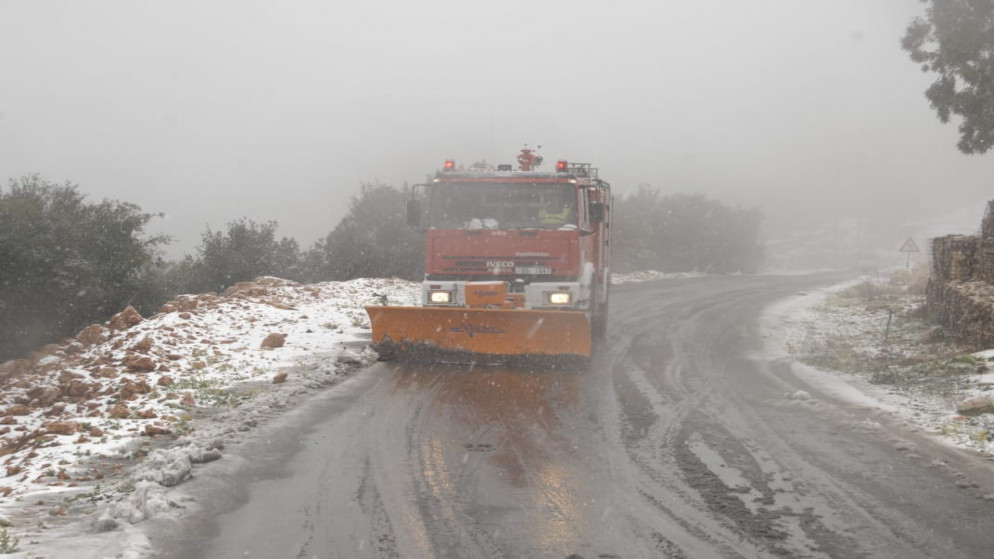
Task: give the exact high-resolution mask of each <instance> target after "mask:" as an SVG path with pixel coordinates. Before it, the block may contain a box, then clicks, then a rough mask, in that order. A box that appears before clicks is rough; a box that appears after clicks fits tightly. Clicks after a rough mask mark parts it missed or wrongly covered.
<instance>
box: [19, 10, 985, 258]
mask: <svg viewBox="0 0 994 559" xmlns="http://www.w3.org/2000/svg"><path fill="white" fill-rule="evenodd" d="M923 10H924V5H923V4H921V3H919V2H918V1H917V0H872V1H868V0H832V1H831V2H825V1H824V0H821V1H816V0H750V1H749V2H741V1H737V0H724V1H718V0H713V1H703V0H684V1H672V0H671V1H665V2H664V1H659V2H645V1H638V2H626V1H621V2H617V1H616V2H549V1H540V2H536V1H528V2H525V1H517V0H514V1H508V2H492V1H491V2H483V1H472V0H460V1H455V0H454V1H425V2H405V1H381V2H338V1H336V2H328V1H316V0H315V1H295V2H275V1H274V2H263V1H256V0H251V1H250V0H238V1H228V2H218V1H212V2H199V1H198V2H192V1H179V2H177V1H170V2H133V1H114V2H110V1H88V2H72V1H65V2H53V1H30V2H29V1H22V2H14V1H10V2H4V3H2V4H0V181H2V182H3V187H4V188H6V182H7V179H9V178H16V177H20V176H22V175H25V174H28V173H34V172H37V173H40V174H41V175H42V177H43V178H44V179H46V180H49V181H53V182H58V183H61V182H64V181H66V180H69V181H72V182H74V183H78V184H79V185H80V191H81V192H83V193H85V194H87V195H88V196H89V199H90V200H91V201H99V200H101V199H103V198H110V199H117V200H121V201H128V202H134V203H137V204H139V205H140V206H141V207H142V209H143V210H145V211H148V212H164V213H165V214H166V217H165V218H164V219H157V220H155V221H154V222H153V223H152V225H151V226H150V231H152V232H164V233H167V234H170V235H172V236H173V237H174V238H175V241H176V242H174V243H173V245H172V246H171V247H170V249H169V254H170V255H172V256H179V255H181V254H183V253H192V252H193V251H194V247H195V246H196V244H197V243H198V241H199V238H200V235H201V233H202V232H203V230H204V228H205V227H206V226H208V225H210V226H211V227H212V228H213V229H214V230H219V229H220V230H224V229H225V224H226V223H227V222H229V221H232V220H235V219H238V218H241V217H248V218H251V219H254V220H256V221H260V222H262V221H268V220H276V221H278V222H279V224H280V234H281V235H287V236H293V237H295V238H296V239H297V240H298V241H299V242H300V243H301V245H302V248H307V247H308V246H310V244H311V243H313V242H314V241H315V240H316V239H318V238H319V237H321V236H323V235H325V234H327V233H328V232H329V231H330V230H331V229H332V228H333V227H334V226H335V225H336V224H337V222H338V220H339V219H340V218H341V217H342V216H343V215H344V213H345V211H346V210H347V208H348V204H349V200H350V197H351V196H352V195H353V194H354V193H355V192H356V191H357V190H358V187H359V185H360V183H362V182H364V181H381V182H384V183H386V184H393V185H398V186H399V185H401V184H402V183H403V182H405V181H407V182H410V183H415V182H420V181H422V180H423V179H424V178H425V176H426V175H428V174H430V173H432V172H434V170H435V169H437V168H438V167H439V166H440V165H441V163H442V161H443V160H444V159H446V158H454V159H456V160H457V161H459V162H462V163H471V162H473V161H477V160H480V159H486V160H487V161H489V162H491V163H502V162H508V163H509V162H512V161H513V158H514V155H515V153H516V152H517V150H518V149H519V148H520V147H522V145H524V144H525V143H527V144H529V145H530V146H535V145H539V144H540V145H542V146H543V147H542V150H541V152H540V153H542V154H543V155H544V156H545V158H546V160H548V161H552V160H555V159H557V158H568V159H570V160H573V161H582V162H590V163H593V164H594V166H596V167H599V168H600V172H601V176H602V177H603V178H605V179H606V180H608V181H610V182H611V183H612V185H614V187H615V189H616V191H618V192H626V191H630V190H633V189H634V188H635V187H636V186H637V185H639V184H650V185H653V186H656V187H659V188H660V189H661V190H662V191H663V192H667V193H670V192H694V193H704V194H707V195H709V196H712V197H715V198H718V199H721V200H723V201H726V202H728V203H731V204H741V205H742V206H744V207H749V208H752V207H759V208H761V209H763V211H764V213H765V214H766V215H767V216H768V217H767V222H768V223H769V224H770V227H777V226H778V224H779V226H781V227H785V226H787V225H801V224H807V223H813V222H815V221H823V220H827V221H832V220H839V219H843V218H848V217H852V216H858V217H860V218H861V219H864V220H869V221H872V220H877V219H879V220H889V221H897V222H900V221H902V220H909V221H911V220H915V219H922V218H925V217H928V216H930V215H933V214H935V213H937V212H941V211H946V210H952V209H956V208H958V207H961V206H962V205H963V204H969V203H979V202H980V201H983V200H985V199H986V198H988V197H994V196H990V195H991V194H992V191H994V189H992V188H991V181H990V179H991V177H994V155H990V154H988V155H986V156H972V157H971V156H965V155H962V154H960V153H959V152H958V151H957V150H956V147H955V144H956V140H957V138H958V134H957V130H956V125H957V124H958V122H954V123H953V124H950V125H942V124H941V123H939V121H938V120H937V118H936V117H935V114H934V112H933V111H932V110H931V109H930V108H929V106H928V102H927V101H926V100H925V98H924V95H923V92H924V90H925V88H926V87H927V86H928V84H929V83H930V82H931V81H932V80H933V79H934V78H933V77H932V76H931V75H927V74H923V73H922V72H921V71H920V70H919V69H918V68H917V66H916V65H915V64H913V63H912V62H911V61H910V60H909V59H908V57H907V55H906V53H905V52H904V51H902V50H901V49H900V46H899V39H900V37H901V35H902V34H903V31H904V29H905V27H906V26H907V24H908V22H909V20H910V19H911V18H912V17H913V16H915V15H919V14H921V13H922V12H923Z"/></svg>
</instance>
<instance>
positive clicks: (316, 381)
mask: <svg viewBox="0 0 994 559" xmlns="http://www.w3.org/2000/svg"><path fill="white" fill-rule="evenodd" d="M664 277H673V276H668V275H666V274H660V273H657V272H642V273H639V274H630V275H616V276H615V278H614V282H615V283H616V284H623V283H629V282H633V281H647V280H654V279H661V278H664ZM419 291H420V286H419V284H417V283H412V282H406V281H401V280H396V279H360V280H353V281H349V282H328V283H322V284H315V285H302V284H296V283H293V282H289V281H285V280H281V279H277V278H259V279H258V280H256V281H254V282H248V283H242V284H238V285H236V286H234V287H232V288H231V289H229V290H227V291H226V292H225V293H223V294H220V295H211V294H206V295H188V296H181V297H178V298H177V299H175V300H174V301H171V302H169V303H167V304H166V305H164V306H163V308H162V310H161V312H160V313H158V314H156V315H154V316H152V317H148V318H142V317H140V316H138V315H137V314H136V313H133V312H128V311H126V312H124V313H121V314H120V315H117V316H115V317H114V318H113V319H112V320H111V321H109V322H108V323H107V324H106V325H100V326H91V327H89V328H87V329H85V330H84V331H83V332H81V333H80V335H79V336H78V337H77V338H76V339H74V340H68V341H67V342H65V343H63V344H58V345H52V346H48V347H46V348H45V349H44V350H43V351H41V352H39V353H38V354H36V355H35V356H34V358H33V359H32V360H31V361H19V362H8V363H6V364H3V365H2V366H0V388H2V393H0V461H2V463H3V464H2V465H3V469H2V470H0V475H3V476H4V477H2V478H0V553H3V552H5V551H9V550H10V548H12V547H14V541H13V539H11V538H13V537H16V538H18V541H17V546H16V547H17V548H19V549H20V552H19V553H16V554H14V555H13V556H15V557H32V558H38V557H59V556H63V555H64V554H65V553H66V552H67V550H70V549H71V550H73V553H72V554H73V555H74V556H83V557H145V556H149V555H150V552H151V550H149V549H148V544H147V540H145V539H144V536H143V535H142V534H141V530H140V529H137V528H135V527H134V526H135V525H136V524H139V523H140V522H141V521H143V520H145V519H148V518H150V517H153V516H156V515H158V514H160V513H163V512H166V511H170V510H173V509H176V508H178V507H182V506H184V505H183V504H182V503H178V502H176V500H175V499H176V498H177V497H176V494H175V493H174V492H171V491H170V488H172V487H174V486H176V485H178V484H181V483H182V482H183V481H185V480H186V479H187V478H189V477H190V476H191V472H192V471H193V469H194V468H195V467H197V464H202V463H206V462H211V461H214V460H218V459H220V458H222V457H223V456H224V453H225V452H226V447H229V448H230V447H231V446H232V445H234V444H237V441H238V440H239V437H240V436H241V435H242V434H244V433H245V432H247V431H251V430H253V429H255V428H257V427H258V426H261V425H263V424H265V423H266V422H267V421H270V420H272V419H273V418H275V417H279V416H281V415H282V414H285V413H286V411H287V410H288V409H291V408H293V406H294V405H295V404H296V403H299V402H302V401H303V400H305V399H306V398H308V397H310V396H311V395H312V394H314V393H315V392H317V391H320V390H321V389H323V388H325V387H327V386H329V385H332V384H336V383H338V382H341V381H342V380H343V379H344V378H345V377H347V376H348V375H349V374H351V373H353V372H355V371H356V370H359V369H361V368H363V367H366V366H368V365H370V364H371V363H372V362H373V361H374V360H375V359H376V355H375V353H373V352H372V351H371V350H369V349H368V348H367V343H368V340H369V330H368V329H369V324H368V318H367V316H366V313H365V311H364V310H363V307H364V306H365V305H368V304H380V303H381V301H382V297H384V296H385V297H386V299H387V300H388V302H389V303H390V304H401V305H407V304H417V302H418V299H419ZM827 296H828V292H824V293H817V294H809V295H804V296H801V295H798V296H796V297H792V298H789V299H787V300H785V301H783V302H782V303H780V304H778V305H775V306H773V307H771V308H770V309H768V311H767V312H766V313H765V315H764V318H763V321H764V327H765V328H766V329H767V330H768V332H769V333H768V335H767V339H768V340H771V343H774V342H775V344H774V345H772V346H771V348H770V349H771V350H772V351H778V352H780V355H783V356H788V354H789V352H790V351H791V348H792V347H797V346H798V344H803V343H804V340H805V338H806V337H808V336H811V335H812V324H814V323H816V322H818V323H820V321H824V320H825V313H824V309H823V308H822V307H819V303H821V302H823V301H824V300H825V298H826V297H827ZM853 320H856V318H855V315H853V316H848V317H842V318H841V319H839V321H838V324H844V323H850V322H852V321H853ZM829 323H830V324H835V322H832V321H831V320H830V321H829ZM829 327H830V328H831V327H834V326H829ZM796 373H797V374H798V376H800V377H802V378H804V379H805V380H808V381H809V382H812V383H821V384H823V385H824V384H826V383H827V384H830V385H831V386H833V387H834V390H837V391H839V393H840V394H841V393H845V394H848V396H849V397H850V398H853V399H858V400H859V401H861V402H863V403H864V404H866V405H869V406H881V407H882V408H886V409H888V410H892V411H895V412H896V411H900V410H910V411H909V412H908V413H909V417H910V418H912V419H914V418H915V417H916V416H915V412H918V413H919V414H921V413H922V412H921V410H922V409H927V410H928V412H927V414H925V415H927V416H928V417H933V416H935V417H940V418H941V417H945V416H948V415H949V414H950V413H953V414H955V410H954V409H953V410H952V411H950V410H949V409H948V402H946V401H942V402H939V401H931V400H928V399H915V398H909V397H908V396H899V395H896V394H893V393H888V392H886V391H883V390H881V389H880V387H879V386H877V385H872V384H869V383H868V382H865V381H864V380H862V379H860V378H858V377H856V376H842V375H839V374H835V373H822V372H819V371H818V370H816V369H814V368H812V367H808V366H803V365H797V366H796ZM943 406H944V407H945V408H944V409H940V408H942V407H943ZM922 428H927V429H932V430H935V431H936V432H937V433H941V434H944V435H947V436H949V437H950V439H949V440H951V441H953V442H954V443H957V444H964V445H967V444H969V441H970V440H971V438H970V437H966V439H967V440H965V441H964V438H963V437H956V436H955V433H952V432H950V431H949V430H948V429H946V430H943V429H939V428H937V427H935V425H934V424H931V423H926V424H923V427H922ZM976 438H977V437H976V436H973V439H976ZM973 446H976V445H973ZM4 538H7V539H6V540H5V539H4ZM110 540H114V541H115V543H114V544H113V545H109V544H107V543H106V542H107V541H110ZM5 547H6V549H5ZM84 550H85V551H84ZM81 554H82V555H81Z"/></svg>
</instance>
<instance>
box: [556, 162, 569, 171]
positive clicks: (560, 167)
mask: <svg viewBox="0 0 994 559" xmlns="http://www.w3.org/2000/svg"><path fill="white" fill-rule="evenodd" d="M566 171H569V163H568V162H567V161H566V160H565V159H560V160H559V161H556V172H557V173H565V172H566Z"/></svg>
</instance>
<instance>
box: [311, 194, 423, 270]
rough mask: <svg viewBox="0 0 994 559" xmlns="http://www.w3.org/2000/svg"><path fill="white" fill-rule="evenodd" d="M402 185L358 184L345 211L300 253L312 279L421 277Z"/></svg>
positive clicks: (417, 237) (416, 236) (419, 241)
mask: <svg viewBox="0 0 994 559" xmlns="http://www.w3.org/2000/svg"><path fill="white" fill-rule="evenodd" d="M409 197H410V192H409V190H408V189H407V188H404V189H397V188H395V187H392V186H387V185H383V184H363V185H361V187H360V190H359V193H358V194H357V195H355V196H353V197H352V202H351V205H350V206H349V212H348V214H346V216H345V217H343V218H342V220H341V221H340V222H339V223H338V225H337V226H336V227H335V229H334V230H332V231H331V233H329V234H328V236H327V237H325V238H324V239H322V240H321V241H319V242H318V243H317V244H316V245H315V246H314V248H313V249H311V251H310V252H309V253H308V255H307V256H306V258H305V259H306V261H307V262H308V264H307V267H308V277H309V279H312V280H314V281H321V280H348V279H353V278H360V277H399V278H405V279H411V280H417V279H421V278H422V277H423V276H424V236H423V235H422V234H421V233H420V232H418V231H415V230H414V229H411V228H410V227H408V225H407V217H406V210H405V208H406V202H407V200H408V198H409Z"/></svg>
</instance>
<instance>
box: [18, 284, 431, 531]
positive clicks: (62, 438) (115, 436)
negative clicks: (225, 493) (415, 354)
mask: <svg viewBox="0 0 994 559" xmlns="http://www.w3.org/2000/svg"><path fill="white" fill-rule="evenodd" d="M382 297H386V300H387V301H388V302H389V303H390V304H399V305H411V304H417V303H418V300H419V298H420V286H419V284H415V283H412V282H407V281H402V280H396V279H359V280H353V281H348V282H328V283H321V284H314V285H302V284H297V283H294V282H290V281H286V280H282V279H278V278H259V279H257V280H256V281H254V282H246V283H240V284H238V285H236V286H233V287H232V288H230V289H228V290H227V291H225V292H224V293H223V294H220V295H217V294H201V295H183V296H179V297H177V298H176V299H174V300H173V301H170V302H169V303H166V304H165V305H163V307H162V309H161V310H160V312H159V313H157V314H156V315H154V316H152V317H150V318H144V319H143V318H142V317H141V316H139V315H138V313H136V312H134V310H133V309H130V308H129V309H127V310H125V311H124V312H122V313H120V314H118V315H115V316H114V317H113V318H112V319H111V320H110V321H109V322H108V323H106V324H104V325H92V326H89V327H87V328H86V329H84V330H83V331H82V332H80V334H79V335H78V336H77V337H76V338H75V339H71V340H67V341H65V342H63V343H62V344H53V345H50V346H46V347H45V348H43V350H42V351H40V352H37V353H36V354H35V355H34V356H33V358H32V359H31V360H16V361H10V362H7V363H5V364H3V365H0V388H2V392H0V461H2V470H0V476H3V477H2V478H0V521H2V523H12V524H13V526H14V528H23V527H24V525H23V522H21V523H18V519H19V518H20V519H22V520H23V519H25V518H34V517H38V516H39V515H40V517H45V516H47V517H48V523H50V524H51V523H55V522H57V521H58V520H59V518H60V517H63V516H68V515H69V513H70V512H71V510H72V509H73V508H74V507H77V506H78V505H80V504H82V503H84V502H89V503H95V502H99V501H104V500H114V499H118V500H117V501H116V502H115V503H114V504H113V505H111V506H109V507H104V510H103V513H102V515H101V516H100V517H99V520H98V521H97V527H98V528H101V529H104V530H107V529H113V528H115V527H117V526H118V525H120V523H121V522H125V523H134V522H137V521H140V520H142V519H144V518H147V517H149V516H151V515H153V514H154V513H155V512H156V509H157V508H167V507H169V506H171V504H170V503H168V502H165V501H163V500H162V499H159V498H158V497H156V490H155V487H157V486H158V487H168V486H172V485H176V484H178V483H180V482H182V481H184V480H185V479H186V478H187V477H189V475H190V471H191V468H192V464H195V463H201V462H207V461H211V460H215V459H217V458H219V457H220V456H221V453H222V450H223V448H224V445H225V440H226V438H227V437H228V436H229V435H230V434H231V433H232V432H236V431H237V430H238V429H240V428H246V426H248V427H251V426H252V425H253V424H254V423H255V422H257V421H258V417H259V416H261V415H265V413H272V411H273V410H276V411H277V412H278V411H279V410H280V409H281V408H283V407H285V406H286V405H287V402H288V400H289V398H291V397H293V396H294V395H296V394H299V393H300V392H301V391H306V390H308V389H313V388H317V387H319V386H322V385H326V384H330V383H333V382H335V381H336V379H337V378H338V377H340V376H341V375H344V374H347V373H348V372H350V371H351V370H355V369H356V368H359V367H362V366H367V365H369V364H370V363H372V362H373V361H375V359H376V355H375V353H373V352H372V351H371V350H368V349H365V350H364V349H363V348H364V347H365V346H366V344H367V343H368V328H369V323H368V318H367V316H366V314H365V311H364V310H363V306H365V305H368V304H374V305H375V304H381V303H382ZM264 346H265V347H264ZM349 346H354V347H356V349H355V350H353V349H350V348H349ZM316 356H323V359H321V360H320V362H321V363H327V364H326V365H323V366H322V367H318V366H317V365H315V364H314V363H316V362H318V361H316V360H315V357H316ZM302 363H310V364H311V365H310V367H311V370H312V374H313V378H297V377H303V375H299V374H297V375H296V376H290V375H289V374H288V372H289V371H291V370H297V368H299V366H300V365H301V364H302ZM288 377H289V378H288ZM209 415H214V416H218V417H220V418H221V419H228V420H232V421H235V423H234V424H233V425H226V424H225V421H213V422H210V423H207V424H205V423H204V422H202V421H198V420H199V419H201V418H204V417H207V416H209ZM229 416H230V417H229ZM213 419H217V417H214V418H213ZM122 497H123V498H122ZM34 508H40V509H41V510H40V511H35V510H33V509H34ZM32 522H33V521H32ZM19 524H20V525H19ZM44 524H45V522H42V521H38V522H37V524H32V525H31V528H35V529H37V530H38V531H42V530H44V529H45V526H44ZM0 525H2V524H0ZM2 529H3V528H0V530H2ZM28 536H29V537H30V538H32V539H33V540H37V539H39V538H40V535H39V534H37V533H35V534H28ZM21 547H22V548H25V545H24V543H23V542H22V544H21Z"/></svg>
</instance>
